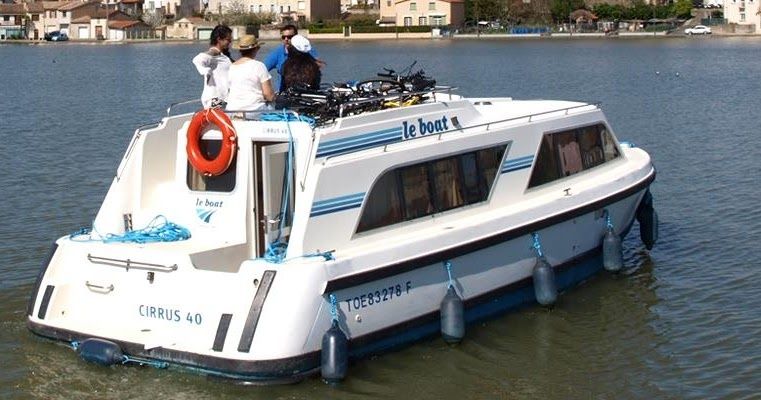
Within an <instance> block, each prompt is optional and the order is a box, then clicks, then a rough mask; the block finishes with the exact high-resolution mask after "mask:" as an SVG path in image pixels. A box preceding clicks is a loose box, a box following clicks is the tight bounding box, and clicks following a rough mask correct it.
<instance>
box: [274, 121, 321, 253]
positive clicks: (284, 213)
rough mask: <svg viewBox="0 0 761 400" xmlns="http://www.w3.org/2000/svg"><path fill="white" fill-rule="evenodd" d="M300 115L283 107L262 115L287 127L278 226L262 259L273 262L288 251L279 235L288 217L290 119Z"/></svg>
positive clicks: (291, 173)
mask: <svg viewBox="0 0 761 400" xmlns="http://www.w3.org/2000/svg"><path fill="white" fill-rule="evenodd" d="M300 117H301V116H295V115H294V114H289V113H288V110H286V109H283V113H282V114H279V113H266V114H263V115H262V120H263V121H285V126H286V127H287V128H288V158H287V159H286V161H285V162H286V165H285V171H284V173H285V178H284V179H283V189H282V192H281V193H280V195H281V197H280V198H281V206H280V226H279V227H278V231H277V237H276V238H275V240H273V241H272V243H270V244H269V245H267V250H266V251H265V253H264V259H265V260H267V261H268V262H271V263H274V264H280V263H282V262H283V261H285V255H286V253H287V252H288V243H285V242H283V241H281V235H282V234H283V229H284V228H285V222H286V219H287V218H288V202H289V201H290V199H291V196H290V194H291V186H292V182H291V179H292V176H293V133H292V132H291V123H290V121H296V120H299V121H301V119H299V118H300ZM265 118H266V119H265ZM306 118H308V117H306ZM305 122H306V121H305ZM313 122H314V121H313Z"/></svg>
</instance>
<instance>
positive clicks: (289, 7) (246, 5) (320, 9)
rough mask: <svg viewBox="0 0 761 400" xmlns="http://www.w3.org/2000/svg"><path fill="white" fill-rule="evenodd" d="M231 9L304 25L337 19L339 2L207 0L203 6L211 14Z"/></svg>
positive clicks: (310, 0)
mask: <svg viewBox="0 0 761 400" xmlns="http://www.w3.org/2000/svg"><path fill="white" fill-rule="evenodd" d="M202 1H205V0H202ZM232 9H235V10H237V11H243V12H250V13H272V14H275V16H276V17H277V20H278V22H280V23H284V22H301V23H304V22H307V21H316V20H320V19H335V18H339V17H340V15H341V0H209V1H208V4H207V5H205V11H206V12H208V13H212V14H224V13H227V12H229V11H230V10H232Z"/></svg>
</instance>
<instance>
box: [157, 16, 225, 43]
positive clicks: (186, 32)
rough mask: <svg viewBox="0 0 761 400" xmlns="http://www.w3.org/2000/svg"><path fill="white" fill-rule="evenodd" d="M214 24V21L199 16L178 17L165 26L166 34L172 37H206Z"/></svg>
mask: <svg viewBox="0 0 761 400" xmlns="http://www.w3.org/2000/svg"><path fill="white" fill-rule="evenodd" d="M215 25H216V23H215V22H209V21H206V20H204V19H203V18H199V17H185V18H180V19H178V20H177V21H174V24H172V25H170V26H169V27H167V30H166V36H167V38H172V39H208V35H210V34H211V30H212V29H214V26H215Z"/></svg>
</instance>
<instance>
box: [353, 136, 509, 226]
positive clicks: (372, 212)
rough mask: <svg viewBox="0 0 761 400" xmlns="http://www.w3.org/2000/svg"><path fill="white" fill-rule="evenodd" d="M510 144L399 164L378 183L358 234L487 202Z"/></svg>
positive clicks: (365, 209) (371, 193) (360, 223)
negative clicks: (406, 164) (408, 163)
mask: <svg viewBox="0 0 761 400" xmlns="http://www.w3.org/2000/svg"><path fill="white" fill-rule="evenodd" d="M506 148H507V146H506V145H500V146H495V147H490V148H487V149H481V150H477V151H471V152H468V153H463V154H459V155H456V156H450V157H446V158H441V159H438V160H433V161H427V162H424V163H419V164H414V165H408V166H404V167H400V168H397V169H394V170H391V171H387V172H386V173H384V174H383V175H382V176H381V177H380V178H379V179H378V181H376V182H375V184H374V185H373V187H372V189H371V190H370V195H369V196H368V198H367V202H366V204H365V206H364V208H363V210H362V217H361V218H360V221H359V226H358V227H357V232H358V233H359V232H365V231H368V230H371V229H376V228H380V227H383V226H388V225H393V224H396V223H399V222H403V221H408V220H412V219H416V218H421V217H425V216H428V215H431V214H435V213H439V212H443V211H447V210H452V209H455V208H458V207H462V206H466V205H468V204H475V203H480V202H483V201H486V199H487V197H488V196H489V192H490V191H491V188H492V186H493V185H494V181H495V178H496V176H497V171H498V168H499V166H500V165H501V164H502V158H503V156H504V154H505V149H506Z"/></svg>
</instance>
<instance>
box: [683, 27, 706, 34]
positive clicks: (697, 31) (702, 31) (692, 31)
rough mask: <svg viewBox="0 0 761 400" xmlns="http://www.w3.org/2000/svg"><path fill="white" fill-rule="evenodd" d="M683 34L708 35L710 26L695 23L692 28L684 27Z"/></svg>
mask: <svg viewBox="0 0 761 400" xmlns="http://www.w3.org/2000/svg"><path fill="white" fill-rule="evenodd" d="M684 34H685V35H710V34H711V28H709V27H707V26H705V25H695V26H694V27H692V28H687V29H685V30H684Z"/></svg>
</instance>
